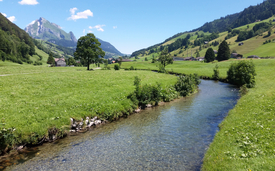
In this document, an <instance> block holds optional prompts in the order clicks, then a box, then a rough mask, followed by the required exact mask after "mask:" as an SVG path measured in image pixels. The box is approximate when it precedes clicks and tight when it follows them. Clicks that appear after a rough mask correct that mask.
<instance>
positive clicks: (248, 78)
mask: <svg viewBox="0 0 275 171" xmlns="http://www.w3.org/2000/svg"><path fill="white" fill-rule="evenodd" d="M255 76H256V71H255V65H254V63H253V62H252V61H240V62H238V63H232V64H231V65H230V67H229V70H228V71H227V79H228V81H229V82H230V83H232V84H235V85H237V86H239V87H241V86H243V85H246V87H247V88H252V87H254V86H255Z"/></svg>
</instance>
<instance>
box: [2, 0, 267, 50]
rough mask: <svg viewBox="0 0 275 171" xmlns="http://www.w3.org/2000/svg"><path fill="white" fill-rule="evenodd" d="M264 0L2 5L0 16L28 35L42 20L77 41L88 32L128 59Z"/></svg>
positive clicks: (24, 1)
mask: <svg viewBox="0 0 275 171" xmlns="http://www.w3.org/2000/svg"><path fill="white" fill-rule="evenodd" d="M262 2H263V0H242V1H241V0H230V1H229V0H211V1H206V0H192V1H187V0H169V1H168V0H158V1H156V0H96V1H95V0H78V1H77V0H0V12H1V13H3V14H4V15H5V16H6V17H7V18H9V19H10V20H11V21H13V23H15V24H16V25H18V26H19V27H20V28H22V29H24V28H25V27H26V26H27V25H28V24H29V23H31V22H32V21H34V20H37V19H39V18H40V17H43V18H45V19H47V20H49V21H50V22H53V23H56V24H58V25H60V26H61V27H62V28H63V30H65V31H66V32H69V31H72V32H73V33H74V34H75V36H76V38H79V37H81V36H83V35H85V34H87V33H88V32H92V33H94V34H95V36H96V37H98V38H100V39H102V40H104V41H107V42H110V43H111V44H112V45H114V46H115V47H116V48H117V49H118V50H119V51H121V52H122V53H126V54H131V53H132V52H134V51H136V50H139V49H142V48H146V47H149V46H151V45H154V44H157V43H161V42H163V41H164V40H165V39H167V38H169V37H171V36H173V35H174V34H177V33H179V32H184V31H190V30H193V29H195V28H198V27H200V26H202V25H203V24H204V23H206V22H210V21H213V20H214V19H218V18H220V17H224V16H226V15H228V14H233V13H236V12H240V11H242V10H243V9H244V8H247V7H249V6H250V5H257V4H260V3H262Z"/></svg>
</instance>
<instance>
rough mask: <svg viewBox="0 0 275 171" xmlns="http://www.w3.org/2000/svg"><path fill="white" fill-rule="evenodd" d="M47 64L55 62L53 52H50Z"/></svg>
mask: <svg viewBox="0 0 275 171" xmlns="http://www.w3.org/2000/svg"><path fill="white" fill-rule="evenodd" d="M47 64H51V65H54V64H55V60H54V58H53V54H52V53H50V54H49V57H48V60H47Z"/></svg>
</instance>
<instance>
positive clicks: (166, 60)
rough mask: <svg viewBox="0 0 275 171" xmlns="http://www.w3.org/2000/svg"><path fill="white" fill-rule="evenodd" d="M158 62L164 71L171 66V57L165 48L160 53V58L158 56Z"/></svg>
mask: <svg viewBox="0 0 275 171" xmlns="http://www.w3.org/2000/svg"><path fill="white" fill-rule="evenodd" d="M159 62H160V63H161V65H162V66H163V67H164V69H165V67H166V66H167V65H168V64H173V57H172V56H171V54H170V53H169V52H168V49H167V48H165V49H164V50H163V51H161V53H160V56H159Z"/></svg>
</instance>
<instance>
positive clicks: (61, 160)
mask: <svg viewBox="0 0 275 171" xmlns="http://www.w3.org/2000/svg"><path fill="white" fill-rule="evenodd" d="M199 87H200V88H199V91H198V93H196V94H194V95H192V96H189V97H186V98H181V99H178V100H176V101H175V102H171V103H167V104H165V105H161V106H159V107H157V108H150V109H146V110H145V111H143V112H141V113H139V114H134V115H131V116H129V117H128V118H125V119H124V118H122V119H120V120H119V121H116V122H112V123H110V124H107V125H104V126H103V127H100V128H97V129H95V130H94V131H91V132H87V133H85V134H83V135H80V136H76V137H68V138H66V139H62V140H59V141H58V142H56V143H55V144H46V145H45V146H42V147H39V148H38V149H37V151H35V156H36V157H34V158H32V157H33V156H25V157H23V159H24V158H27V157H30V158H32V159H30V160H28V161H26V162H24V163H23V164H21V165H17V166H15V167H11V168H10V169H11V170H26V169H28V170H70V169H71V170H199V169H200V167H201V164H202V159H203V156H204V153H205V151H206V150H207V148H208V146H209V144H210V142H211V141H212V139H213V137H214V135H215V133H216V131H218V124H219V123H220V122H221V121H222V120H223V118H224V117H225V116H226V115H227V113H228V111H229V110H230V109H232V108H233V107H234V105H235V104H236V103H237V99H238V98H239V96H238V94H239V93H238V89H237V88H236V87H235V86H232V85H229V84H226V83H220V82H214V81H202V83H201V84H200V86H199ZM31 155H33V154H32V153H31ZM23 159H21V160H23ZM14 162H20V161H14Z"/></svg>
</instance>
